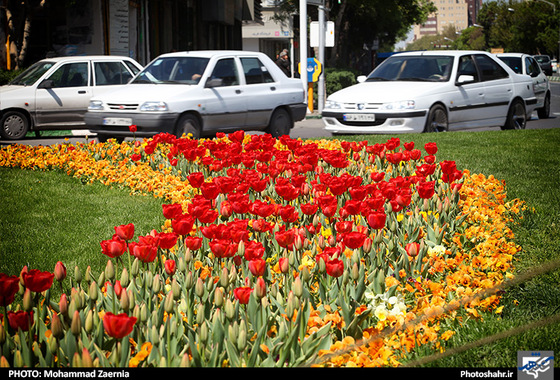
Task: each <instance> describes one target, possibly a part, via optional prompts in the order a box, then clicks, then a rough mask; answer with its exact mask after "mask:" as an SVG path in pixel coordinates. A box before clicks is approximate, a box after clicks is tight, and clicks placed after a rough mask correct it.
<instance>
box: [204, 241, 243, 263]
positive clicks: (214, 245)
mask: <svg viewBox="0 0 560 380" xmlns="http://www.w3.org/2000/svg"><path fill="white" fill-rule="evenodd" d="M209 245H210V250H211V251H212V253H213V254H214V256H216V257H218V258H224V257H231V256H233V255H234V254H235V252H236V251H237V247H236V246H234V245H233V244H232V243H231V241H229V240H226V239H212V240H210V242H209ZM234 248H235V249H234Z"/></svg>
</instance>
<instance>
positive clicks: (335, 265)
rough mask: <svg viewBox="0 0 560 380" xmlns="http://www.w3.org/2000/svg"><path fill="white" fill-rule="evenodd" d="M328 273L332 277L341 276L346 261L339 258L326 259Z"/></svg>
mask: <svg viewBox="0 0 560 380" xmlns="http://www.w3.org/2000/svg"><path fill="white" fill-rule="evenodd" d="M326 264H327V274H328V275H329V276H331V277H340V276H342V274H343V273H344V262H343V261H342V260H339V259H331V260H327V261H326Z"/></svg>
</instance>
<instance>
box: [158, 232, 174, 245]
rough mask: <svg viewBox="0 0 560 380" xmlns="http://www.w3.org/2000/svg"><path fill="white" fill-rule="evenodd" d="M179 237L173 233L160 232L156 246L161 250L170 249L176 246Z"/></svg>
mask: <svg viewBox="0 0 560 380" xmlns="http://www.w3.org/2000/svg"><path fill="white" fill-rule="evenodd" d="M178 239H179V235H177V234H176V233H175V232H161V233H159V234H158V239H157V241H158V245H159V247H160V248H161V249H171V248H173V247H174V246H175V244H177V240H178Z"/></svg>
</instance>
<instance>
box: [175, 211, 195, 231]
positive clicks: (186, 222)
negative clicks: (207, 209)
mask: <svg viewBox="0 0 560 380" xmlns="http://www.w3.org/2000/svg"><path fill="white" fill-rule="evenodd" d="M193 226H194V217H193V216H192V215H188V214H183V215H181V216H180V217H178V218H175V219H173V220H172V221H171V227H172V228H173V231H174V232H176V233H177V234H178V235H181V236H186V235H187V234H188V233H189V232H191V230H192V228H193Z"/></svg>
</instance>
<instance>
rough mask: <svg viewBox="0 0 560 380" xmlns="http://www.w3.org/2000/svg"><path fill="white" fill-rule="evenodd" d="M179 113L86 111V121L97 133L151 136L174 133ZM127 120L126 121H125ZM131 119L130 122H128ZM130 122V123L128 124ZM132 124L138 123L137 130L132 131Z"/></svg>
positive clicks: (117, 135)
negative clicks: (116, 121)
mask: <svg viewBox="0 0 560 380" xmlns="http://www.w3.org/2000/svg"><path fill="white" fill-rule="evenodd" d="M178 117H179V114H176V113H165V114H163V113H161V114H160V113H153V114H152V113H142V114H140V113H129V112H122V113H121V112H119V113H106V112H91V111H88V112H86V114H85V116H84V121H85V123H86V125H87V127H88V129H89V130H91V131H92V132H95V133H97V134H103V135H110V136H115V137H132V136H138V137H143V136H145V137H149V136H153V135H156V134H158V133H173V132H174V130H175V124H176V121H177V118H178ZM110 119H120V122H119V124H118V125H110V124H107V120H110ZM124 121H126V123H125V122H124ZM128 121H130V124H128ZM127 124H128V125H127ZM130 125H136V129H137V130H136V132H134V133H132V132H131V131H130V129H129V126H130Z"/></svg>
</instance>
